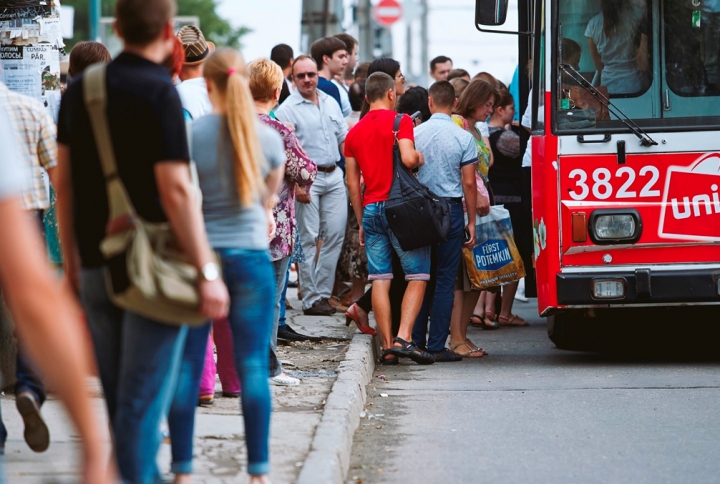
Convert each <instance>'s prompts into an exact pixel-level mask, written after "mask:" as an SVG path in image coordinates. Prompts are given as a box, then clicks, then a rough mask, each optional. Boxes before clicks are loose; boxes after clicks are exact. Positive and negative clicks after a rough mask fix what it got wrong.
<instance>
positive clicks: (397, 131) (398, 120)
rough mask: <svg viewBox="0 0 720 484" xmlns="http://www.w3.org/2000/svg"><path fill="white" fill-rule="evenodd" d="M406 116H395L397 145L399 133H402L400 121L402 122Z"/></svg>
mask: <svg viewBox="0 0 720 484" xmlns="http://www.w3.org/2000/svg"><path fill="white" fill-rule="evenodd" d="M403 116H404V114H401V113H398V114H397V115H396V116H395V122H394V123H393V136H395V144H397V142H398V133H399V132H400V121H402V118H403Z"/></svg>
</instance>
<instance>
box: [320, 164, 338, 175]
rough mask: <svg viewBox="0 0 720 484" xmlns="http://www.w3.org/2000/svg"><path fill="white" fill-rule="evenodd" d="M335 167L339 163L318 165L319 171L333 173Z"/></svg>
mask: <svg viewBox="0 0 720 484" xmlns="http://www.w3.org/2000/svg"><path fill="white" fill-rule="evenodd" d="M335 168H337V165H332V166H318V167H317V169H318V171H321V172H323V173H332V172H334V171H335Z"/></svg>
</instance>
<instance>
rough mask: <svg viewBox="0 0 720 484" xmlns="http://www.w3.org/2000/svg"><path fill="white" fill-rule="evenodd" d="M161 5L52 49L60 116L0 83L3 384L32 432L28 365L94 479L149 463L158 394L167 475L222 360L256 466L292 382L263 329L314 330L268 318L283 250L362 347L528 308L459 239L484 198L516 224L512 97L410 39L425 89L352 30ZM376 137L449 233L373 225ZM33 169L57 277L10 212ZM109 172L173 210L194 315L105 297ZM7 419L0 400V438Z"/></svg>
mask: <svg viewBox="0 0 720 484" xmlns="http://www.w3.org/2000/svg"><path fill="white" fill-rule="evenodd" d="M174 14H175V4H174V1H173V0H158V1H154V2H146V1H143V0H118V2H117V4H116V19H117V23H116V29H117V33H118V35H119V36H120V38H121V39H122V41H123V50H122V52H121V53H120V54H119V55H118V56H116V57H115V58H114V59H111V58H110V54H109V52H108V51H107V49H106V48H105V47H104V46H103V45H102V44H99V43H96V42H81V43H79V44H77V45H76V46H75V47H74V48H73V49H72V51H71V53H70V72H69V75H70V77H71V79H70V81H69V83H68V87H67V89H66V92H65V93H64V95H63V99H62V103H61V108H60V112H59V120H58V123H57V127H56V126H55V123H54V122H53V120H52V119H51V118H50V117H49V116H48V115H47V112H46V110H45V108H44V107H43V106H42V105H41V104H40V103H37V102H35V101H33V100H31V99H29V98H26V97H24V96H22V95H20V94H16V93H11V92H10V91H8V90H7V88H5V87H4V86H3V85H2V84H1V83H0V126H3V127H2V128H0V136H2V142H0V149H1V150H2V153H0V173H1V176H0V222H2V223H3V225H11V226H12V227H13V228H14V230H12V231H8V234H9V235H10V236H8V237H2V238H0V257H1V258H2V259H1V261H2V263H0V282H1V283H2V288H3V295H4V297H5V299H6V300H7V302H8V304H9V307H10V309H11V310H12V313H13V315H14V318H15V321H16V324H17V328H18V336H19V345H20V351H19V353H18V354H19V356H18V373H17V385H16V402H17V408H18V410H19V412H20V414H21V416H22V418H23V419H24V421H25V438H26V440H27V442H28V444H29V445H30V447H31V448H32V449H33V450H35V451H38V452H41V451H44V450H45V449H46V448H47V446H48V444H49V438H50V437H49V433H48V430H47V426H46V425H45V423H44V422H43V420H42V415H41V413H40V407H41V406H42V404H43V401H44V398H45V390H44V386H43V383H42V379H41V378H40V377H39V376H38V375H40V374H41V375H43V378H44V379H46V380H48V381H50V382H51V383H53V387H54V388H56V389H57V390H58V395H59V397H60V398H61V399H62V400H63V401H64V403H65V404H66V405H67V407H68V409H69V411H70V415H71V417H72V418H73V420H74V422H75V424H76V426H77V428H78V430H79V432H80V433H81V435H82V438H83V451H84V459H85V460H84V464H83V467H82V472H83V480H84V482H86V483H93V484H97V483H102V482H112V481H113V479H114V476H115V474H116V473H117V474H119V476H120V478H121V480H122V481H123V482H128V483H155V482H161V472H160V470H159V469H158V466H157V463H156V455H157V451H158V448H159V446H160V443H161V439H162V434H161V432H160V430H159V429H160V425H161V421H162V420H163V419H164V418H167V423H168V428H169V436H170V441H171V445H172V465H171V471H172V472H173V473H174V475H175V482H176V483H186V482H190V480H191V475H192V472H193V467H192V456H193V428H194V416H195V409H196V406H197V405H198V404H199V405H212V404H213V402H214V399H215V397H216V395H215V378H216V375H218V376H219V379H220V382H221V385H222V393H221V395H222V397H224V398H239V399H240V402H241V405H242V414H243V419H244V423H245V436H246V444H247V449H248V467H247V470H248V473H249V474H250V482H252V483H267V482H269V479H268V474H269V469H270V467H269V443H268V441H269V428H270V416H271V393H270V385H271V384H274V385H284V386H293V385H299V384H300V383H301V382H300V380H299V379H297V378H295V377H293V376H291V375H289V374H287V373H285V372H284V371H283V368H282V364H281V362H280V360H279V358H278V356H277V344H278V341H281V342H282V341H307V340H312V339H314V338H313V337H311V336H308V335H304V334H300V333H298V332H297V331H295V330H294V329H293V328H292V327H291V326H290V325H289V324H287V321H286V318H285V310H286V305H287V302H286V293H287V290H288V287H289V286H290V285H291V282H290V273H291V268H292V267H293V266H294V267H295V268H296V269H297V274H298V280H297V282H296V284H297V285H298V294H299V297H300V299H301V301H302V311H303V313H304V314H305V315H308V316H327V315H333V314H335V313H337V312H340V313H343V312H344V314H345V321H346V324H347V325H349V324H351V323H354V324H355V325H356V326H357V328H358V329H359V330H360V331H362V332H363V333H366V334H371V335H375V334H377V332H379V333H380V337H381V340H382V355H381V357H380V363H381V364H398V362H399V360H400V359H402V358H409V359H410V360H412V361H414V362H416V363H419V364H433V363H436V362H453V361H460V360H462V359H463V358H480V357H483V356H485V355H487V352H485V351H484V350H483V349H481V348H479V347H478V346H477V345H476V344H475V343H474V342H472V341H471V340H470V339H469V338H468V337H467V328H468V325H470V324H472V325H474V326H477V327H481V328H483V329H488V330H489V329H497V328H498V327H499V326H502V325H511V326H523V325H527V323H526V322H525V321H524V320H522V318H520V317H519V316H517V315H514V314H513V312H512V306H513V301H514V299H515V292H516V289H517V282H515V283H511V284H507V285H505V286H503V287H502V288H499V287H498V288H490V289H489V290H485V291H478V290H475V289H474V288H473V286H472V284H471V283H470V281H469V279H468V275H467V268H466V266H465V262H464V259H463V257H462V249H463V248H469V249H472V248H473V247H474V245H475V243H476V230H475V226H476V217H477V216H484V215H486V214H488V213H489V211H490V207H491V205H494V204H502V205H504V206H505V207H506V208H507V209H508V210H509V211H510V214H511V218H512V224H513V226H514V227H518V230H519V228H520V227H522V226H525V225H528V224H530V221H529V220H528V219H527V218H526V216H525V214H524V211H523V208H522V206H523V205H522V199H523V186H522V185H523V178H524V177H525V176H526V174H525V173H524V170H525V168H524V167H525V165H524V163H523V154H524V153H523V152H522V143H521V137H520V136H519V135H518V133H517V132H516V131H517V126H513V118H514V115H515V100H514V99H513V97H512V96H511V95H510V94H509V93H508V90H507V88H506V87H505V86H504V85H503V84H502V83H501V82H499V81H498V80H496V79H495V78H494V77H493V76H492V75H490V74H488V73H484V72H483V73H479V74H477V75H476V76H474V77H472V78H471V76H470V74H469V73H468V72H467V71H465V70H463V69H454V68H453V67H454V66H453V62H452V60H451V59H450V58H449V57H445V56H440V57H437V58H435V59H433V60H432V61H431V62H430V66H429V67H430V75H431V77H432V78H433V80H434V82H433V84H432V85H431V86H429V88H428V89H426V88H424V87H421V86H409V85H407V84H406V80H405V76H404V75H403V73H402V69H401V66H400V64H399V63H398V62H397V61H396V60H394V59H391V58H380V59H375V60H373V61H372V62H364V63H358V42H357V40H356V39H354V38H353V37H352V36H350V35H348V34H344V33H343V34H338V35H334V36H330V37H325V38H322V39H319V40H317V41H315V42H314V43H313V44H312V46H311V48H310V52H309V55H299V56H295V54H294V52H293V50H292V48H291V47H289V46H287V45H284V44H280V45H277V46H276V47H274V48H273V49H272V51H271V53H270V57H269V58H260V59H255V60H253V61H252V62H250V63H248V64H246V63H245V60H244V59H243V57H242V55H241V54H240V53H239V52H237V51H235V50H232V49H228V48H216V47H215V46H214V45H213V44H212V42H209V41H207V40H206V39H205V37H204V35H203V32H202V31H201V30H200V29H199V28H197V27H195V26H185V27H183V28H181V29H180V30H179V31H178V32H175V31H174V29H173V25H172V18H173V16H174ZM97 63H105V66H104V67H101V69H103V70H104V73H105V79H106V81H105V91H106V93H105V115H106V118H107V125H108V127H109V133H110V136H109V137H110V144H111V146H112V150H113V153H114V157H115V159H116V164H117V169H116V173H113V174H112V176H106V175H105V174H104V173H103V168H102V166H101V157H102V156H101V150H102V146H101V145H102V143H101V142H100V140H99V138H98V136H99V132H98V130H97V129H98V128H97V126H95V123H94V122H92V121H91V114H90V109H89V104H88V94H87V91H88V89H89V88H88V87H87V83H86V82H85V77H84V76H83V74H84V72H86V69H87V68H88V67H89V66H91V65H94V64H97ZM96 68H97V67H94V69H96ZM527 124H528V123H526V122H524V123H523V126H526V125H527ZM395 145H397V147H398V149H399V153H400V156H401V159H402V164H403V165H404V166H405V167H406V168H407V169H409V170H413V171H414V172H415V173H416V175H417V177H418V179H419V181H420V182H422V183H423V184H425V185H426V186H427V187H428V188H430V189H431V190H432V191H433V192H434V193H435V194H437V195H439V196H440V197H443V198H444V199H445V200H447V202H448V204H449V206H450V222H451V223H450V226H451V227H450V233H449V234H448V237H447V240H446V241H445V242H442V243H440V244H437V245H435V246H427V247H422V248H419V249H415V250H409V251H404V250H403V249H402V248H401V247H400V244H399V243H398V240H397V238H396V237H395V235H394V234H393V232H392V230H391V229H390V227H389V225H388V220H387V216H386V214H385V202H386V201H387V200H388V196H389V192H390V188H391V185H392V182H393V176H394V172H393V147H394V146H395ZM20 160H26V161H27V166H23V162H22V161H20ZM28 167H29V168H30V170H27V168H28ZM25 171H30V173H24V172H25ZM44 173H47V174H48V175H49V177H50V182H51V184H52V186H53V187H54V189H55V191H56V193H57V202H56V210H57V217H58V225H59V233H60V239H61V244H62V251H63V261H64V277H63V283H62V284H57V283H56V282H55V281H54V280H53V279H52V276H51V271H50V268H49V266H48V264H47V262H45V261H43V258H42V252H43V251H42V249H41V242H40V237H39V234H38V231H37V229H36V228H35V227H33V224H32V223H31V221H29V219H31V218H34V219H35V222H37V221H38V220H40V221H42V217H43V216H44V214H45V212H46V211H47V210H48V209H49V208H50V201H49V198H48V197H47V195H46V193H45V191H46V187H45V184H44V181H43V176H45V175H44ZM28 175H29V176H28ZM111 179H119V180H120V182H121V184H120V186H122V187H124V188H123V189H124V191H125V192H126V193H127V195H128V196H129V199H130V200H131V202H132V205H133V208H134V214H135V216H136V217H137V218H139V219H142V220H145V221H148V222H153V223H167V224H169V226H170V227H171V228H172V231H173V232H174V234H175V236H176V240H177V242H178V244H179V246H180V247H179V250H181V251H182V253H183V254H184V256H185V258H186V259H187V260H188V261H189V262H190V264H192V266H194V267H195V268H196V269H197V293H198V297H199V310H200V311H201V312H202V314H203V315H204V317H205V318H206V319H207V321H208V322H207V323H205V324H202V325H199V326H193V327H192V328H188V327H187V326H184V325H170V324H166V323H163V322H160V321H156V320H154V319H153V318H150V317H148V316H143V315H141V314H138V313H136V312H133V311H131V310H127V309H123V308H122V307H120V306H118V304H117V303H116V302H115V301H114V300H113V299H112V298H111V297H110V295H109V292H108V287H110V286H109V285H110V284H114V286H112V287H116V285H118V284H120V285H122V284H123V283H125V284H127V280H126V279H127V277H128V276H127V274H125V272H124V266H123V264H124V263H125V258H124V257H125V256H122V257H120V256H119V257H117V258H112V259H107V258H106V257H105V256H104V253H103V251H102V250H101V246H102V244H103V240H104V239H105V237H106V235H107V234H108V233H110V232H112V231H113V230H115V229H114V228H113V227H117V225H118V224H119V223H120V224H121V223H126V224H127V223H132V220H130V221H128V220H125V221H118V220H116V219H111V217H110V215H109V212H110V203H109V196H112V194H109V193H108V185H107V184H108V183H109V182H110V181H111ZM28 212H30V213H31V215H32V217H28V216H27V213H28ZM11 279H12V283H10V280H11ZM368 283H371V284H370V286H369V287H368ZM38 285H42V286H43V287H46V286H47V288H46V289H43V290H42V291H38V290H37V288H38V287H39V286H38ZM31 286H32V287H33V290H29V289H27V288H29V287H31ZM366 289H367V290H366ZM39 294H42V299H38V298H39V296H38V295H39ZM77 302H79V304H77ZM80 306H82V310H81V309H80ZM370 312H373V314H374V319H375V321H376V323H377V329H376V328H374V327H372V325H371V323H370V319H369V313H370ZM58 320H59V321H58ZM82 321H86V323H87V324H86V325H87V328H88V330H89V334H90V339H91V342H92V345H91V347H92V351H94V355H95V358H94V363H93V362H92V359H91V357H90V351H91V350H90V349H89V348H90V345H86V344H85V341H86V339H87V338H84V337H83V327H84V326H83V323H82ZM332 321H333V320H330V319H329V320H328V324H332ZM58 322H60V323H62V324H58ZM215 351H217V361H216V360H215V357H214V353H215ZM91 367H96V369H97V372H98V374H99V376H100V380H101V383H102V387H103V392H104V396H105V401H106V405H107V411H108V417H109V420H110V430H111V435H112V443H113V459H112V464H111V465H106V464H105V457H106V456H103V455H102V452H101V451H100V450H99V449H101V448H102V446H101V445H100V444H99V441H100V439H101V437H100V436H99V432H98V428H99V426H98V422H96V421H95V417H94V414H93V412H92V411H90V410H89V408H90V407H89V406H90V403H89V400H88V397H87V394H86V392H85V389H84V383H83V379H82V377H83V376H84V375H87V374H88V373H89V372H90V371H91V370H90V369H91ZM5 437H6V434H5V429H4V427H3V426H2V423H1V421H0V449H1V448H2V446H4V441H5ZM1 480H2V473H1V471H0V481H1Z"/></svg>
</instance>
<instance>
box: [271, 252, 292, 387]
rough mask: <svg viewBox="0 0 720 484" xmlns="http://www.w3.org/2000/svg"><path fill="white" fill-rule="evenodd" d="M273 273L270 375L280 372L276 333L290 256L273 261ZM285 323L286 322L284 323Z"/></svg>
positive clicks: (283, 306) (283, 299)
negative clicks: (273, 293) (273, 297)
mask: <svg viewBox="0 0 720 484" xmlns="http://www.w3.org/2000/svg"><path fill="white" fill-rule="evenodd" d="M272 265H273V271H274V273H275V312H274V314H273V327H272V333H271V334H270V376H278V375H280V374H281V373H282V371H283V370H282V364H281V363H280V359H278V357H277V335H278V329H279V328H280V313H281V312H282V315H283V319H284V316H285V297H284V295H285V288H287V282H288V277H289V272H288V270H289V268H290V256H287V257H284V258H282V259H280V260H276V261H273V263H272ZM285 324H287V323H285Z"/></svg>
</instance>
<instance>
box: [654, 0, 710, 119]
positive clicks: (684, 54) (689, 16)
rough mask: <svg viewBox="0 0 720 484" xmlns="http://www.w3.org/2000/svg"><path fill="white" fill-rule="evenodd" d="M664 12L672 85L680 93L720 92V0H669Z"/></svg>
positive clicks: (667, 69)
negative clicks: (682, 0) (681, 0)
mask: <svg viewBox="0 0 720 484" xmlns="http://www.w3.org/2000/svg"><path fill="white" fill-rule="evenodd" d="M664 11H665V15H664V21H665V50H666V54H665V68H666V73H667V74H666V82H667V85H668V87H669V88H670V89H671V90H672V91H673V92H674V93H675V94H677V95H678V96H685V97H690V96H692V97H695V96H717V95H720V1H717V0H702V1H698V0H695V1H694V2H692V1H687V2H679V1H667V2H665V5H664ZM713 114H716V115H717V114H718V110H717V106H716V109H715V113H713Z"/></svg>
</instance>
